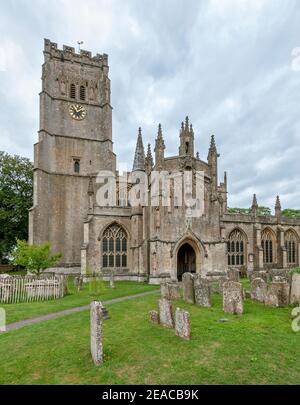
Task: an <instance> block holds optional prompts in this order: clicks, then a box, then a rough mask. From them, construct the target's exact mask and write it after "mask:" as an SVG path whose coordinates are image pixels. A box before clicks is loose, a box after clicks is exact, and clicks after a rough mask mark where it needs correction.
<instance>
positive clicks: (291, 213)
mask: <svg viewBox="0 0 300 405" xmlns="http://www.w3.org/2000/svg"><path fill="white" fill-rule="evenodd" d="M281 214H282V216H283V217H288V218H300V210H294V209H292V208H286V209H284V210H282V212H281Z"/></svg>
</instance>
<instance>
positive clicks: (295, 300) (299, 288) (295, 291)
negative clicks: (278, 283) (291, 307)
mask: <svg viewBox="0 0 300 405" xmlns="http://www.w3.org/2000/svg"><path fill="white" fill-rule="evenodd" d="M290 302H291V304H300V273H294V274H293V275H292V286H291V298H290Z"/></svg>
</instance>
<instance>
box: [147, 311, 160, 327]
mask: <svg viewBox="0 0 300 405" xmlns="http://www.w3.org/2000/svg"><path fill="white" fill-rule="evenodd" d="M149 317H150V321H151V322H153V323H155V324H159V313H158V311H155V310H152V311H149Z"/></svg>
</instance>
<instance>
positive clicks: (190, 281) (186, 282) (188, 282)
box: [182, 273, 195, 304]
mask: <svg viewBox="0 0 300 405" xmlns="http://www.w3.org/2000/svg"><path fill="white" fill-rule="evenodd" d="M182 286H183V299H184V300H185V301H187V302H189V303H190V304H194V303H195V293H194V276H193V274H192V273H183V275H182Z"/></svg>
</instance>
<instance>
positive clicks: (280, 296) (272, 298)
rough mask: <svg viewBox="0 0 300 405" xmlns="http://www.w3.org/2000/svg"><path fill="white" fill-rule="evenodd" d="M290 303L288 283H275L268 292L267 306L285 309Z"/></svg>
mask: <svg viewBox="0 0 300 405" xmlns="http://www.w3.org/2000/svg"><path fill="white" fill-rule="evenodd" d="M289 301H290V286H289V283H287V282H286V281H273V282H272V284H271V285H270V286H269V288H268V291H267V296H266V300H265V304H266V305H269V306H273V307H284V306H286V305H288V304H289Z"/></svg>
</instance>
